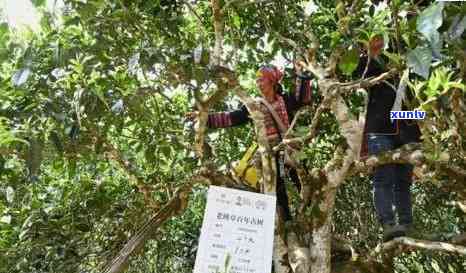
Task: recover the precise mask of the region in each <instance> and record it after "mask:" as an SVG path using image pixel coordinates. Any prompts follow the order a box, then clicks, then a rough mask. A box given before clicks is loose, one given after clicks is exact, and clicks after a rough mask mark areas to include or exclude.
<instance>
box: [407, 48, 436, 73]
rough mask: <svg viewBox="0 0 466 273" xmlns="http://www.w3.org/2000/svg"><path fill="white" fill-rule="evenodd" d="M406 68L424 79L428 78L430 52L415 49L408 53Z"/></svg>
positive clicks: (423, 49)
mask: <svg viewBox="0 0 466 273" xmlns="http://www.w3.org/2000/svg"><path fill="white" fill-rule="evenodd" d="M407 57H408V67H409V68H411V69H412V71H413V72H414V73H416V74H418V75H420V76H422V77H423V78H424V79H427V78H428V77H429V72H430V63H431V62H432V52H431V50H430V49H429V48H426V47H419V46H418V47H416V49H414V50H411V51H410V52H408V55H407Z"/></svg>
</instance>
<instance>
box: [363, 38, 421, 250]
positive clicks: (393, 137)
mask: <svg viewBox="0 0 466 273" xmlns="http://www.w3.org/2000/svg"><path fill="white" fill-rule="evenodd" d="M383 47H384V39H383V37H382V36H381V35H376V36H374V37H373V38H372V39H371V40H370V43H369V49H368V53H366V54H364V55H365V56H362V57H361V62H360V65H359V67H358V69H357V71H356V73H358V74H359V75H360V76H361V75H362V77H370V76H377V75H380V74H381V73H383V72H386V70H387V69H386V60H385V59H384V58H383V56H381V52H382V49H383ZM367 54H369V57H370V58H367ZM367 62H369V64H368V65H366V64H367ZM392 86H397V84H395V82H392V83H391V84H389V83H386V82H382V83H380V84H377V85H375V86H373V87H371V88H369V90H368V91H369V101H368V107H367V113H366V122H365V126H364V134H363V145H362V150H361V156H362V157H365V156H367V155H377V154H379V153H381V152H385V151H389V150H393V149H396V148H399V147H400V146H402V145H404V144H407V143H412V142H420V135H421V134H420V131H419V127H418V126H417V124H416V122H415V121H412V120H398V119H396V120H391V119H390V111H391V110H401V109H395V108H401V103H400V104H399V106H396V104H398V103H395V101H397V100H398V99H397V100H396V97H397V96H399V95H398V94H397V93H399V91H398V92H397V90H394V88H393V87H392ZM394 104H395V106H394ZM412 171H413V166H412V165H411V164H393V163H391V164H382V165H379V166H377V167H376V168H375V170H374V173H373V175H372V178H371V180H372V185H373V190H374V205H375V209H376V212H377V218H378V220H379V222H380V223H381V224H382V226H383V241H384V242H386V241H390V240H391V239H393V238H395V237H400V236H404V235H406V233H407V232H408V231H409V230H410V229H411V228H412V222H413V216H412V208H411V192H410V187H411V184H412ZM393 205H394V206H395V208H396V213H397V214H398V224H396V221H395V214H394V211H393V208H392V207H393Z"/></svg>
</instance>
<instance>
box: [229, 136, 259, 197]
mask: <svg viewBox="0 0 466 273" xmlns="http://www.w3.org/2000/svg"><path fill="white" fill-rule="evenodd" d="M256 150H257V143H255V142H253V143H252V145H251V147H249V148H248V150H247V151H246V153H245V154H244V155H243V158H241V160H240V161H238V162H236V163H234V164H233V172H234V173H235V175H236V176H237V177H238V178H239V179H241V180H242V181H244V182H245V183H246V184H248V185H249V186H251V187H253V188H255V189H257V188H258V183H257V182H258V181H259V178H258V177H257V170H256V168H255V167H254V166H253V165H252V164H251V159H252V157H253V156H254V153H255V152H256Z"/></svg>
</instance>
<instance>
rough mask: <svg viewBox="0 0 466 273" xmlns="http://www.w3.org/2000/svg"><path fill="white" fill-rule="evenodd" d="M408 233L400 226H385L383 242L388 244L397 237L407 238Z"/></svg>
mask: <svg viewBox="0 0 466 273" xmlns="http://www.w3.org/2000/svg"><path fill="white" fill-rule="evenodd" d="M405 235H406V232H405V231H404V229H403V228H402V227H401V226H399V225H396V226H395V225H383V242H384V243H385V242H388V241H391V240H393V239H394V238H396V237H402V236H405Z"/></svg>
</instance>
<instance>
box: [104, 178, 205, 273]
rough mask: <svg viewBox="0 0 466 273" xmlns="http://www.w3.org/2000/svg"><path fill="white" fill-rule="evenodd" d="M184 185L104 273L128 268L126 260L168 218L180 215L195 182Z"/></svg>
mask: <svg viewBox="0 0 466 273" xmlns="http://www.w3.org/2000/svg"><path fill="white" fill-rule="evenodd" d="M196 180H197V179H196V177H193V178H192V181H190V182H188V183H186V184H185V185H183V186H182V187H181V188H179V189H178V191H177V192H176V193H175V195H174V197H173V198H172V199H171V200H170V201H168V202H167V204H166V205H165V206H163V207H162V208H161V209H160V210H159V211H158V212H157V213H156V214H155V215H154V216H153V217H152V218H150V219H149V220H148V221H147V222H146V223H145V224H144V225H143V226H142V227H141V228H140V229H139V230H138V231H137V232H136V234H135V235H133V236H132V237H131V238H130V239H129V240H128V242H127V243H126V244H125V246H124V247H123V248H122V249H121V250H120V252H119V253H118V255H117V256H116V257H115V258H113V259H112V261H111V262H109V263H108V264H107V265H106V266H105V267H104V269H103V272H104V273H121V272H124V271H125V270H126V268H127V266H128V260H129V257H130V256H131V255H133V254H134V253H135V252H137V251H138V250H140V249H142V247H143V246H144V244H145V242H146V241H147V240H148V239H150V238H151V237H152V236H153V235H154V233H155V231H156V230H157V229H158V228H159V227H160V226H161V225H162V224H163V223H164V222H165V221H166V220H168V219H169V218H171V217H172V216H174V215H178V214H180V213H182V212H183V211H184V210H185V209H186V207H187V204H188V196H189V193H190V191H191V188H192V186H193V184H194V182H195V181H196Z"/></svg>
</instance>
